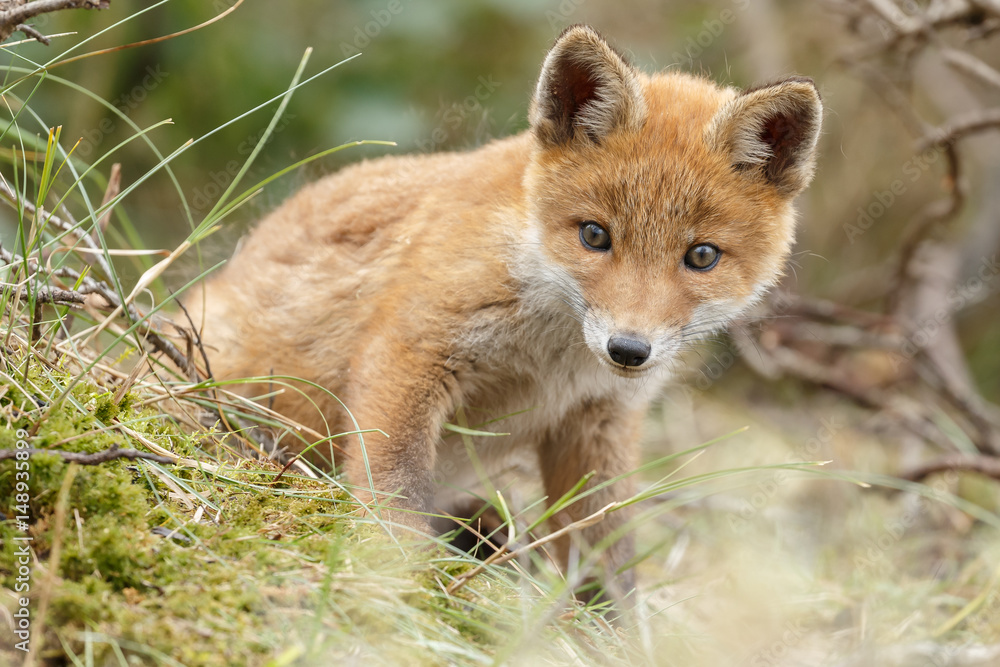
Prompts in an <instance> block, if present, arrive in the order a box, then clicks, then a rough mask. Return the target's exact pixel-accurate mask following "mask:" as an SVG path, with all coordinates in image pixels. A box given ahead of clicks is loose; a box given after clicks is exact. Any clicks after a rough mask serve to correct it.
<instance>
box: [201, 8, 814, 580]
mask: <svg viewBox="0 0 1000 667" xmlns="http://www.w3.org/2000/svg"><path fill="white" fill-rule="evenodd" d="M821 116H822V107H821V104H820V100H819V96H818V94H817V92H816V88H815V86H814V85H813V83H812V81H810V80H809V79H805V78H799V77H794V78H789V79H785V80H782V81H777V82H774V83H771V84H767V85H763V86H759V87H755V88H752V89H749V90H736V89H733V88H723V87H719V86H717V85H715V84H713V83H712V82H710V81H708V80H706V79H703V78H699V77H695V76H690V75H687V74H682V73H675V72H670V73H664V74H657V75H653V76H647V75H644V74H642V73H640V72H638V71H637V70H636V69H635V68H634V67H632V66H631V65H630V64H629V63H628V62H626V60H625V59H624V58H623V57H622V56H621V55H619V54H618V53H617V52H616V51H615V50H614V49H613V48H612V47H610V46H609V45H608V43H607V42H606V41H605V40H604V39H603V38H602V37H601V36H600V35H598V34H597V33H596V32H595V31H593V30H592V29H590V28H588V27H585V26H574V27H572V28H570V29H568V30H567V31H566V32H564V33H563V34H562V35H561V36H560V37H559V39H558V40H557V41H556V43H555V45H554V46H553V48H552V49H551V51H550V52H549V54H548V55H547V57H546V59H545V61H544V63H543V65H542V71H541V75H540V77H539V80H538V84H537V87H536V89H535V93H534V97H533V99H532V101H531V107H530V111H529V121H530V126H531V127H530V129H529V130H528V131H526V132H525V133H523V134H520V135H517V136H514V137H511V138H508V139H504V140H500V141H495V142H493V143H491V144H488V145H486V146H484V147H482V148H480V149H478V150H476V151H472V152H468V153H445V154H438V155H426V156H416V157H387V158H382V159H378V160H373V161H370V162H364V163H361V164H359V165H355V166H353V167H350V168H347V169H345V170H343V171H341V172H340V173H338V174H334V175H331V176H329V177H327V178H325V179H323V180H320V181H318V182H316V183H314V184H312V185H310V186H308V187H306V188H305V189H303V190H302V191H300V192H299V193H298V194H297V195H295V196H294V197H292V198H291V199H290V200H289V201H288V202H286V203H285V204H284V205H283V206H281V207H280V208H279V209H277V210H276V211H275V212H273V213H272V214H271V215H270V216H269V217H267V218H266V219H265V220H264V221H263V222H262V223H261V224H260V225H259V226H258V228H257V229H256V230H255V231H254V232H253V233H252V234H251V235H250V237H249V238H248V239H247V240H246V242H245V243H244V244H243V246H242V248H241V249H240V251H239V252H238V253H237V254H236V255H235V256H234V258H233V259H232V261H231V262H230V264H229V265H228V266H227V268H226V269H225V270H224V271H223V272H222V273H221V274H220V275H219V276H218V277H216V278H214V279H213V280H211V281H209V282H208V283H207V285H206V286H205V289H204V290H203V296H202V297H199V298H203V299H204V304H203V305H204V309H203V310H204V312H205V320H204V324H203V326H204V341H205V343H206V345H207V347H208V349H209V351H210V358H211V362H212V370H213V371H214V372H215V374H216V376H217V377H218V378H219V379H228V378H236V377H262V376H269V375H275V376H282V377H297V378H302V379H304V380H307V381H308V382H309V384H306V385H302V386H299V387H297V388H295V389H294V390H292V389H287V390H285V391H284V392H283V393H281V394H280V395H279V396H277V397H276V398H275V399H274V408H275V409H276V410H278V411H279V412H283V413H285V414H286V415H288V416H289V417H291V418H293V419H295V420H297V421H298V422H300V423H302V424H304V425H306V426H308V427H310V428H311V429H313V431H314V432H315V433H317V434H319V436H325V435H327V434H330V435H333V434H336V433H338V432H345V431H353V430H355V429H356V428H357V427H360V428H361V429H381V431H383V432H384V433H385V436H387V437H385V436H382V435H378V434H369V435H368V436H367V437H364V438H360V437H356V436H352V437H349V438H344V439H343V440H342V445H341V447H340V451H338V452H333V456H332V459H333V460H328V461H327V463H329V464H332V463H334V460H335V462H336V463H338V464H339V463H341V462H342V463H343V464H344V465H345V466H346V469H347V473H348V479H349V481H350V482H351V483H352V484H353V485H355V491H356V494H357V496H358V498H359V500H361V501H362V502H364V503H366V504H368V505H369V507H370V508H372V511H374V512H377V513H380V514H381V515H382V516H383V518H385V519H387V520H388V521H389V522H390V523H392V524H396V525H399V526H403V527H405V528H408V529H412V530H417V531H429V530H431V529H432V525H433V527H434V529H436V530H444V529H446V528H447V527H448V526H449V524H448V522H447V521H446V520H445V519H443V518H441V516H442V515H443V514H445V513H449V512H453V511H455V509H456V508H457V507H458V506H459V505H460V504H461V499H460V497H459V496H460V495H461V492H462V491H463V490H466V489H470V488H472V487H473V486H476V485H477V484H479V483H483V482H484V481H485V482H487V486H488V480H483V479H481V475H482V474H483V470H484V469H485V470H486V471H487V473H489V472H490V471H493V470H496V469H499V468H502V467H503V466H504V465H506V464H507V463H509V462H510V461H511V460H512V459H515V458H516V459H518V460H519V461H522V462H523V461H525V460H527V461H531V462H533V463H534V464H537V467H538V469H539V470H540V472H541V477H542V481H543V483H544V486H545V491H546V493H547V494H548V496H549V497H550V498H553V499H555V498H559V497H560V496H562V495H563V494H564V493H566V492H567V491H569V490H570V489H572V488H573V487H574V485H576V484H577V483H578V482H579V480H581V479H582V478H583V477H585V476H587V475H591V474H592V477H591V478H590V480H589V482H588V486H594V485H600V484H601V483H602V482H607V481H609V480H615V479H617V478H619V477H620V476H622V475H623V474H625V473H627V472H628V471H629V470H631V469H632V468H634V466H635V450H636V438H637V431H638V425H639V423H640V420H641V418H642V415H643V413H644V411H645V409H646V406H647V404H648V402H649V400H650V399H651V398H652V397H653V396H654V395H655V394H656V393H657V391H659V389H660V388H661V387H662V385H663V383H664V381H666V380H667V379H668V378H669V376H670V371H671V367H672V366H673V365H674V364H675V363H676V361H677V359H678V355H679V354H680V352H681V351H683V350H684V349H685V348H686V347H688V346H690V345H691V344H693V343H694V342H695V341H697V340H699V339H701V338H703V337H705V336H706V335H708V334H710V333H712V332H715V331H717V330H719V329H720V328H722V327H724V326H725V325H726V323H727V322H729V321H730V320H731V319H732V318H734V317H736V316H738V315H739V314H740V313H742V312H743V311H745V309H746V308H747V307H749V306H750V305H751V304H753V303H754V302H755V301H757V300H758V299H759V298H760V297H761V296H762V295H763V294H764V293H765V291H766V290H767V288H768V287H770V286H771V285H773V284H774V283H775V281H776V280H777V279H778V278H779V276H780V274H781V272H782V268H783V265H784V262H785V261H786V258H787V255H788V252H789V249H790V246H791V244H792V241H793V237H794V211H793V208H792V200H793V199H794V197H795V195H796V194H797V193H799V192H800V191H801V190H802V189H803V188H804V187H805V186H806V185H807V184H808V182H809V180H810V179H811V177H812V173H813V165H814V160H815V147H816V142H817V138H818V136H819V131H820V121H821ZM196 305H197V304H196ZM191 310H192V312H197V311H199V310H202V309H201V308H198V307H195V308H193V309H191ZM267 386H268V385H263V386H261V385H257V386H256V388H255V387H254V386H253V385H247V386H245V388H244V389H243V390H244V391H246V392H248V393H252V392H253V391H259V392H262V391H263V390H266V387H267ZM272 388H273V387H272ZM341 401H342V402H343V405H342V404H341ZM344 406H346V409H345V407H344ZM347 410H350V413H351V414H350V415H349V414H348V412H347ZM456 420H458V421H463V420H465V421H464V423H466V424H467V425H470V426H474V427H476V428H477V429H479V430H487V431H491V430H492V431H497V432H504V433H509V434H510V435H507V436H498V437H476V438H473V440H474V444H475V453H474V454H472V455H470V453H469V451H468V450H467V448H466V446H465V444H463V441H462V440H461V439H455V438H452V439H447V438H444V437H443V436H442V433H443V432H442V427H443V425H444V424H446V423H448V422H451V423H454V422H455V421H456ZM338 442H341V441H338ZM331 449H332V448H331V447H328V446H327V447H320V448H317V450H316V452H323V451H326V452H328V453H329V452H331ZM316 452H314V456H316V455H317V453H316ZM329 458H331V457H329V456H328V459H329ZM480 463H481V464H482V465H479V464H480ZM630 489H631V486H630V482H629V481H628V480H627V479H622V480H620V481H616V482H615V483H613V484H607V485H604V486H602V487H600V489H599V491H598V492H595V493H592V494H590V495H588V496H586V497H585V498H584V499H582V500H581V501H580V502H578V503H575V504H573V505H571V506H570V507H569V508H567V509H566V510H564V511H562V512H560V513H559V514H557V515H556V517H555V519H554V522H555V524H556V526H560V525H566V524H567V523H569V522H572V521H574V520H579V519H581V518H583V517H586V516H588V514H591V513H593V512H595V511H597V510H599V509H600V508H602V507H604V506H606V505H607V504H608V503H609V502H611V501H612V500H614V499H620V498H624V497H627V496H628V495H629V494H630ZM628 516H629V515H628V512H627V510H621V511H616V512H615V513H614V514H612V515H608V517H607V518H606V519H605V520H604V521H601V522H599V523H597V524H595V525H593V526H591V527H588V528H587V529H585V530H583V531H581V532H579V533H573V534H574V535H578V536H579V539H580V540H581V544H580V546H581V547H583V548H588V547H589V545H594V544H597V543H598V542H600V541H601V540H603V539H604V538H605V537H607V536H608V535H610V534H612V533H613V532H615V531H617V529H618V528H620V527H621V526H622V525H623V524H624V523H625V522H626V521H627V519H628ZM616 534H617V533H616ZM571 539H575V538H572V537H570V536H566V537H564V538H563V539H561V540H560V541H559V542H558V544H557V549H558V551H559V554H560V556H561V557H562V558H563V560H565V559H566V558H568V554H569V553H570V540H571ZM632 553H633V548H632V544H631V538H629V537H627V536H626V537H624V538H622V539H619V540H618V541H617V542H615V543H614V545H613V546H611V547H610V548H608V549H607V551H606V553H605V554H604V556H603V559H602V572H601V573H599V574H600V575H601V577H602V578H603V580H604V582H605V585H606V586H607V588H608V590H609V592H610V593H611V594H612V596H613V597H614V598H616V599H619V600H621V599H623V598H624V597H625V595H626V593H627V591H628V590H630V589H631V588H632V583H633V582H632V578H631V575H630V574H629V573H627V572H626V573H620V572H618V570H619V568H620V567H621V565H623V564H624V563H625V562H627V561H628V560H629V558H630V557H631V555H632Z"/></svg>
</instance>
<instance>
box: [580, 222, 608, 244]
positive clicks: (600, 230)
mask: <svg viewBox="0 0 1000 667" xmlns="http://www.w3.org/2000/svg"><path fill="white" fill-rule="evenodd" d="M580 242H581V243H583V246H584V247H585V248H589V249H590V250H608V249H609V248H610V247H611V235H610V234H608V232H607V230H605V229H604V227H601V226H600V225H599V224H597V223H596V222H592V221H589V220H588V221H587V222H583V223H580Z"/></svg>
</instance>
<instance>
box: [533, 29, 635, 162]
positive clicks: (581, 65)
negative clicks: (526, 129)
mask: <svg viewBox="0 0 1000 667" xmlns="http://www.w3.org/2000/svg"><path fill="white" fill-rule="evenodd" d="M644 118H645V100H644V99H643V95H642V88H641V86H640V84H639V75H638V73H637V72H636V71H635V69H634V68H633V67H632V65H631V64H629V62H628V60H627V59H626V58H625V57H624V56H623V55H622V54H621V53H619V52H618V51H617V50H615V49H614V48H613V47H612V46H611V45H610V44H608V42H607V40H605V39H604V38H603V37H602V36H601V35H600V33H598V32H597V31H596V30H594V29H593V28H591V27H590V26H586V25H573V26H570V27H568V28H566V29H565V30H564V31H563V32H562V34H560V35H559V37H558V38H557V39H556V41H555V44H554V45H553V46H552V48H551V49H550V50H549V52H548V55H547V56H546V57H545V62H544V63H543V64H542V71H541V75H540V76H539V79H538V85H537V86H536V88H535V96H534V99H533V100H532V104H531V110H530V112H529V120H530V122H531V125H532V128H533V129H534V131H535V136H536V137H538V139H539V140H540V141H541V142H542V144H543V145H546V146H556V145H561V144H566V143H569V142H571V141H573V140H575V139H581V140H588V141H591V142H594V143H600V142H601V140H602V139H603V138H604V137H605V136H607V135H608V134H610V133H611V132H613V131H615V130H616V129H617V128H620V127H637V126H638V125H640V124H641V123H642V121H643V119H644Z"/></svg>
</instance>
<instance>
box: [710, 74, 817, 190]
mask: <svg viewBox="0 0 1000 667" xmlns="http://www.w3.org/2000/svg"><path fill="white" fill-rule="evenodd" d="M822 121H823V104H822V100H821V99H820V95H819V91H818V90H817V88H816V84H815V82H814V81H813V80H812V79H810V78H809V77H805V76H791V77H786V78H784V79H780V80H778V81H772V82H769V83H765V84H758V85H755V86H751V87H750V88H747V89H746V90H743V91H741V92H740V93H739V94H738V95H737V96H736V97H735V98H733V99H732V100H731V101H730V102H729V103H728V104H726V105H725V106H724V107H723V108H722V109H721V110H720V111H719V113H718V114H716V117H715V118H714V119H713V120H712V123H711V124H710V126H709V130H708V135H707V136H708V140H709V143H710V145H711V146H713V147H714V148H716V149H718V150H721V151H724V152H726V153H728V154H729V156H730V160H731V163H732V165H733V168H734V169H736V170H737V171H739V172H741V173H744V174H747V175H749V176H751V177H753V176H754V175H755V174H759V175H760V176H763V177H764V179H765V180H766V181H767V182H768V183H770V184H771V185H772V186H774V187H775V188H777V189H778V191H780V192H781V193H782V194H784V195H786V196H794V195H795V194H796V193H798V192H800V191H801V190H802V189H803V188H805V186H806V185H807V184H808V183H809V181H810V180H811V179H812V175H813V170H814V168H815V161H816V143H817V141H818V139H819V132H820V125H821V124H822Z"/></svg>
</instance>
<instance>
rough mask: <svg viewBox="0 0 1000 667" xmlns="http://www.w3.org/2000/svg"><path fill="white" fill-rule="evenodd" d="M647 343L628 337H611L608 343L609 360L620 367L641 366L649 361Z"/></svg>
mask: <svg viewBox="0 0 1000 667" xmlns="http://www.w3.org/2000/svg"><path fill="white" fill-rule="evenodd" d="M650 349H651V348H650V346H649V343H647V342H646V341H644V340H639V339H637V338H629V337H628V336H612V337H611V340H609V341H608V354H609V355H611V360H612V361H613V362H615V363H616V364H621V365H622V366H642V365H643V364H644V363H646V359H649V351H650Z"/></svg>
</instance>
